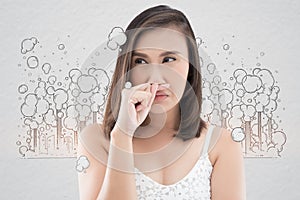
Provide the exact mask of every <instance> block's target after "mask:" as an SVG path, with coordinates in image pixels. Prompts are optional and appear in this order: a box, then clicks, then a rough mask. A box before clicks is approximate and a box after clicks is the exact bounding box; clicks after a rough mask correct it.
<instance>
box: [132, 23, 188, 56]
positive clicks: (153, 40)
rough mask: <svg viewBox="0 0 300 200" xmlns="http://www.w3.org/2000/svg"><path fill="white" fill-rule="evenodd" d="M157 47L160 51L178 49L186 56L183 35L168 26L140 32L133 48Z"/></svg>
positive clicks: (186, 51)
mask: <svg viewBox="0 0 300 200" xmlns="http://www.w3.org/2000/svg"><path fill="white" fill-rule="evenodd" d="M147 48H150V49H157V50H160V51H179V52H181V53H182V56H184V57H185V58H188V47H187V42H186V38H185V36H184V35H183V34H182V33H180V32H178V31H176V30H174V29H170V28H154V29H151V30H146V31H145V32H143V33H141V34H140V35H139V37H138V38H137V40H136V41H135V45H134V50H138V49H147Z"/></svg>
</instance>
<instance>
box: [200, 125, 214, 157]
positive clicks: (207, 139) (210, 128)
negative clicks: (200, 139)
mask: <svg viewBox="0 0 300 200" xmlns="http://www.w3.org/2000/svg"><path fill="white" fill-rule="evenodd" d="M213 129H214V126H213V125H212V124H211V125H210V126H209V128H208V130H207V133H206V136H205V142H204V146H203V150H202V155H204V154H205V153H207V150H208V147H209V142H210V138H211V135H212V132H213Z"/></svg>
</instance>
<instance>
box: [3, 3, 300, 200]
mask: <svg viewBox="0 0 300 200" xmlns="http://www.w3.org/2000/svg"><path fill="white" fill-rule="evenodd" d="M129 2H130V3H129ZM129 4H130V7H129ZM157 4H168V5H170V6H172V7H175V8H178V9H180V10H182V11H183V12H184V13H185V14H186V15H187V17H188V18H189V19H190V21H191V24H192V26H193V28H194V31H195V33H196V35H197V36H200V37H201V38H202V39H203V40H204V41H205V44H206V45H207V47H208V48H207V49H206V50H207V52H208V53H209V55H211V58H212V60H213V61H216V63H217V64H218V69H223V68H225V67H228V66H224V65H222V59H219V57H218V56H216V52H218V51H220V48H221V47H222V44H223V43H224V41H225V42H227V41H229V42H230V43H231V44H234V45H233V46H234V50H233V52H234V53H235V55H234V56H236V57H244V58H247V56H249V55H250V54H249V51H247V50H249V49H248V48H250V49H251V50H253V51H252V53H253V52H254V54H255V53H256V52H257V53H259V52H264V53H265V56H264V59H263V62H262V63H263V64H264V65H265V66H266V68H268V69H270V70H271V71H273V72H274V71H276V70H277V71H278V73H276V74H275V76H276V80H277V81H278V85H279V86H280V89H281V90H280V99H281V102H280V106H281V108H282V107H284V108H285V110H282V109H281V110H280V111H279V112H278V113H277V114H278V115H279V116H280V119H281V120H282V123H281V124H280V126H281V128H282V129H283V130H284V132H285V133H286V135H287V138H288V140H287V143H286V144H285V146H284V151H283V153H282V157H281V158H264V159H258V158H251V159H250V158H247V159H245V165H246V181H247V199H249V200H256V199H272V200H275V199H290V200H296V199H300V194H299V192H298V191H297V189H298V187H299V180H300V175H299V173H298V172H297V170H298V169H299V167H300V160H299V158H300V156H299V154H298V153H299V142H300V140H299V139H300V137H299V135H298V132H297V129H296V126H297V124H298V123H299V120H300V115H299V110H300V109H299V108H300V106H299V104H298V98H299V97H300V96H299V95H300V94H299V90H300V84H299V83H298V80H299V75H300V73H299V72H300V68H299V65H300V61H299V56H300V55H299V45H300V39H299V35H300V28H299V27H300V11H299V10H300V3H299V1H297V0H293V1H292V0H290V1H289V0H285V1H279V0H276V1H274V0H273V1H271V0H267V1H263V2H262V1H258V0H255V1H251V2H250V1H249V2H246V1H229V0H227V1H218V2H217V1H202V0H201V1H156V0H154V1H138V0H135V1H124V0H119V1H108V0H105V1H104V0H101V1H94V0H92V1H79V0H76V1H57V0H53V1H36V0H35V1H32V0H27V1H1V2H0V36H1V39H2V45H1V53H0V55H1V56H0V63H1V69H2V72H1V79H0V81H1V93H0V99H1V104H0V108H1V122H0V123H1V124H0V128H1V129H0V144H1V151H0V158H1V159H0V168H1V169H0V178H1V184H0V191H1V192H0V199H70V200H71V199H72V200H74V199H79V198H78V185H77V173H76V170H75V162H76V159H75V158H74V159H70V158H69V159H62V158H61V159H30V160H27V159H26V160H24V159H19V158H18V157H19V155H18V152H17V147H16V136H17V134H18V132H19V131H20V130H19V129H18V124H19V121H20V108H19V107H20V102H19V101H18V92H17V87H18V85H19V84H20V82H21V81H22V79H24V74H22V73H21V70H20V69H19V68H18V63H19V62H20V61H21V60H22V57H21V55H20V44H21V41H22V40H23V39H25V38H28V37H32V36H35V37H37V38H38V39H39V41H42V42H43V44H47V46H48V48H49V51H51V48H52V46H53V47H56V42H57V41H59V40H64V39H66V37H67V35H70V36H71V37H70V39H69V40H68V43H67V44H66V45H67V47H68V59H69V60H72V59H73V60H74V59H76V58H79V61H78V62H79V63H82V62H83V61H84V60H85V58H86V57H87V56H88V54H89V53H90V52H91V51H92V50H94V49H95V48H96V47H97V46H98V45H99V44H100V43H102V42H103V41H104V40H106V39H107V34H108V33H109V32H110V30H111V29H112V28H113V27H115V26H121V27H124V28H125V27H126V26H127V25H128V23H129V21H130V20H131V19H132V18H133V17H134V16H135V15H137V13H139V12H140V11H142V10H144V9H145V8H147V7H150V6H152V5H157ZM232 35H234V36H235V39H234V40H233V39H232ZM51 45H52V46H51ZM45 48H46V47H45ZM83 48H85V50H84V51H83V50H82V49H83ZM220 71H221V70H220Z"/></svg>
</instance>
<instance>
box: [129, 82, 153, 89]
mask: <svg viewBox="0 0 300 200" xmlns="http://www.w3.org/2000/svg"><path fill="white" fill-rule="evenodd" d="M149 85H150V83H142V84H139V85H135V86H133V87H131V88H130V89H132V90H141V89H142V90H144V89H146V88H147V87H148V86H149Z"/></svg>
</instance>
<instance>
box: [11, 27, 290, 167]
mask: <svg viewBox="0 0 300 200" xmlns="http://www.w3.org/2000/svg"><path fill="white" fill-rule="evenodd" d="M69 37H70V35H68V38H69ZM125 42H126V35H125V33H124V31H123V29H122V28H121V27H114V28H113V29H112V30H111V32H110V33H109V34H108V40H107V42H105V43H104V44H103V45H100V46H99V47H98V48H97V49H95V50H94V51H93V52H92V53H91V54H90V56H89V58H88V59H87V60H86V61H85V63H83V64H82V66H81V68H79V61H78V58H77V60H76V65H77V68H76V67H73V68H71V69H68V71H66V72H64V74H65V75H64V77H60V76H59V72H60V71H61V69H60V68H59V67H57V66H58V64H57V63H56V62H54V61H52V60H51V59H50V60H47V59H45V58H48V57H49V56H48V55H44V56H43V55H40V54H39V51H38V50H39V49H38V48H37V45H36V44H37V43H40V42H39V41H38V39H37V38H36V37H31V38H28V39H24V40H23V41H22V42H21V53H22V54H24V55H22V56H23V57H22V58H23V64H19V66H21V67H23V69H24V71H25V72H26V73H27V74H28V78H29V80H28V82H21V83H20V84H19V86H18V88H17V91H18V92H19V95H20V96H19V100H20V101H22V102H21V103H20V115H21V124H22V125H21V127H22V128H23V130H24V131H23V134H19V138H18V140H17V142H16V145H17V148H18V152H19V154H20V155H21V157H22V158H33V157H45V158H53V157H76V148H77V140H78V133H79V132H80V131H81V130H82V129H83V128H84V127H85V126H87V125H88V124H89V123H97V122H101V118H102V117H103V111H104V108H105V101H106V95H107V93H108V91H109V87H110V80H111V76H112V73H113V67H114V62H113V61H112V60H113V59H111V58H115V59H116V53H117V52H118V51H116V50H119V51H120V50H121V49H120V48H119V47H120V45H122V44H124V43H125ZM204 43H205V41H204V40H203V39H202V38H200V37H197V45H198V49H199V55H200V61H201V67H202V69H201V70H202V75H203V82H202V85H203V106H202V108H203V109H202V113H201V117H202V118H203V119H204V120H205V121H208V122H210V123H212V124H216V125H219V126H222V127H224V128H227V129H229V130H231V131H232V139H233V140H234V141H236V142H240V143H241V145H242V147H243V149H244V156H245V157H280V156H281V153H282V152H283V148H284V145H285V144H286V141H287V136H286V134H285V133H284V131H283V130H282V129H280V126H279V123H280V120H279V119H278V118H279V117H278V115H277V116H276V111H278V109H279V102H280V99H279V92H280V87H279V85H278V84H277V82H276V80H275V77H274V75H273V73H272V72H271V70H269V69H267V68H263V67H262V66H261V63H260V65H256V66H255V68H245V67H244V64H245V63H244V62H245V61H242V66H239V67H235V68H234V71H233V72H232V73H230V71H229V70H228V71H227V73H229V74H230V77H228V78H224V76H223V75H224V74H221V73H219V72H218V70H217V64H215V63H214V62H212V61H210V60H208V59H207V58H205V57H204V56H201V55H203V52H201V51H203V48H202V46H203V44H204ZM56 47H57V48H56V51H58V52H52V51H49V52H48V53H49V54H50V55H51V56H53V57H58V58H59V59H58V60H60V62H62V63H63V64H64V65H65V66H68V65H69V62H67V61H65V60H64V57H62V58H63V59H61V56H64V55H65V54H66V53H65V52H67V51H66V49H67V46H66V45H65V44H64V42H62V41H61V40H60V41H59V43H58V44H57V46H56ZM40 48H42V46H40ZM205 48H207V46H205ZM83 49H84V48H83ZM221 49H222V50H223V51H225V52H226V53H227V55H226V57H225V59H226V60H228V61H229V60H230V56H232V55H233V53H234V51H233V50H232V48H231V46H230V43H229V42H227V43H225V44H223V45H221ZM59 52H62V53H59ZM61 54H62V55H61ZM217 55H220V53H219V52H218V53H217ZM264 55H265V54H264V52H261V53H260V56H264ZM242 60H243V59H242ZM66 62H67V63H66ZM98 63H101V64H98ZM102 63H109V64H108V65H105V64H103V65H102ZM232 65H234V64H232ZM62 66H63V65H61V67H62ZM231 69H232V67H231ZM275 116H276V117H275ZM278 120H279V123H278ZM81 161H82V163H88V160H84V157H80V162H81ZM77 163H79V160H78V161H77ZM78 166H79V164H77V165H76V169H77V170H78V171H83V170H84V169H86V168H87V167H88V165H86V164H81V166H80V167H78Z"/></svg>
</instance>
